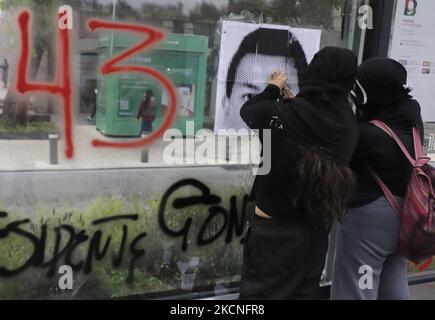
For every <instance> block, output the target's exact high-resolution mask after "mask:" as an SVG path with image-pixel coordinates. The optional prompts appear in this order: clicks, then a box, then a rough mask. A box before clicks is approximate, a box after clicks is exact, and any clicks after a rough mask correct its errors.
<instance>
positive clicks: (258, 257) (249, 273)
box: [240, 214, 328, 300]
mask: <svg viewBox="0 0 435 320" xmlns="http://www.w3.org/2000/svg"><path fill="white" fill-rule="evenodd" d="M327 250H328V231H327V228H326V227H325V226H319V225H317V226H316V225H314V224H313V225H310V224H299V223H292V222H283V221H278V220H276V219H264V218H260V217H258V216H256V215H255V214H253V216H252V218H251V222H250V226H249V227H248V230H247V235H246V242H245V246H244V251H243V267H242V278H241V283H240V299H263V300H266V299H273V300H283V299H318V298H320V286H319V282H320V277H321V275H322V271H323V267H324V264H325V259H326V252H327Z"/></svg>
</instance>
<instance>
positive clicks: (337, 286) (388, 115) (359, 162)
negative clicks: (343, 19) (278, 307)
mask: <svg viewBox="0 0 435 320" xmlns="http://www.w3.org/2000/svg"><path fill="white" fill-rule="evenodd" d="M409 92H410V89H409V85H408V84H407V72H406V70H405V68H404V67H403V66H402V65H401V64H400V63H399V62H397V61H395V60H392V59H388V58H376V59H371V60H368V61H366V62H364V63H363V64H361V65H360V67H359V69H358V76H357V84H356V86H355V90H354V92H353V95H354V101H355V104H356V106H357V118H358V119H359V131H360V134H359V140H358V145H357V148H356V151H355V154H354V156H353V159H352V161H351V168H352V170H353V172H354V174H355V175H356V177H357V190H356V192H355V194H354V196H353V200H352V202H351V207H352V209H351V210H350V212H349V214H348V215H347V216H346V219H345V223H344V224H342V225H339V227H338V231H337V251H336V262H335V268H334V276H333V281H332V290H331V296H332V298H333V299H407V298H408V297H409V290H408V282H407V260H406V259H405V258H404V257H403V256H402V255H401V254H400V252H399V251H398V246H399V231H400V221H399V218H398V217H397V216H396V214H395V212H394V211H393V209H392V208H391V206H390V205H389V203H388V201H387V199H386V198H385V197H384V194H383V193H382V190H381V188H380V187H379V186H378V184H377V183H376V181H375V180H374V179H373V177H372V176H371V175H370V173H369V172H368V169H367V164H368V165H369V166H370V167H371V168H372V169H373V170H374V171H375V172H376V173H377V175H378V176H379V177H380V178H381V179H382V181H383V182H384V183H385V184H386V185H387V187H388V188H389V189H390V190H391V192H392V193H393V195H394V196H396V198H397V199H398V201H399V203H400V202H402V201H403V198H404V196H405V193H406V188H407V185H408V181H409V178H410V174H411V170H412V167H411V164H410V163H409V161H408V160H407V159H406V157H405V155H404V154H403V153H402V151H401V150H400V149H399V147H398V146H397V144H396V143H395V142H394V140H393V139H392V138H390V136H389V135H387V134H386V133H385V132H384V131H382V130H381V129H379V128H377V127H375V126H374V125H372V124H370V123H369V121H371V120H381V121H382V122H384V123H385V124H387V125H388V126H389V127H390V128H391V129H392V130H393V131H394V132H395V133H396V134H397V135H398V136H399V138H400V139H401V140H402V142H403V143H404V145H405V147H406V148H407V150H408V151H409V152H410V154H411V155H412V156H414V147H413V139H412V127H414V126H417V127H418V128H419V130H420V133H421V134H423V123H422V119H421V116H420V106H419V104H418V102H417V101H415V100H413V99H412V98H411V96H410V95H409Z"/></svg>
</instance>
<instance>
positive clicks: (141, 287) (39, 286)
mask: <svg viewBox="0 0 435 320" xmlns="http://www.w3.org/2000/svg"><path fill="white" fill-rule="evenodd" d="M186 189H187V188H186ZM190 192H191V190H190ZM227 192H228V193H227ZM226 193H227V194H231V195H233V194H234V195H237V198H238V201H239V203H238V207H239V208H238V210H239V212H240V210H241V205H242V204H241V203H240V200H241V199H242V196H243V194H244V193H243V191H240V190H236V189H234V190H228V191H226ZM188 194H189V190H183V191H180V192H179V193H177V197H180V196H181V197H182V196H186V195H188ZM223 201H224V203H223V204H222V205H223V206H224V207H225V208H228V207H229V199H228V198H225V197H224V198H223ZM17 205H20V204H17ZM22 205H27V207H29V208H31V209H29V210H32V211H33V218H32V219H31V220H32V223H30V224H28V225H26V226H22V228H23V229H25V230H27V231H29V232H32V233H33V234H35V235H37V236H39V235H40V232H41V225H42V224H46V225H47V228H48V239H47V248H46V249H45V261H49V260H50V258H51V256H50V254H51V253H52V252H53V245H54V241H55V238H54V237H55V235H54V232H53V229H54V228H55V227H57V226H59V225H61V224H67V225H71V226H73V227H74V229H75V230H76V232H78V231H79V230H82V229H83V230H86V234H87V235H89V236H91V237H92V235H93V233H94V232H95V231H97V230H102V231H103V239H102V241H103V242H104V241H105V240H106V239H107V238H108V237H109V236H110V238H111V244H110V246H109V250H108V252H107V254H106V257H105V258H104V259H103V260H101V261H96V260H95V259H94V260H93V270H92V272H91V273H90V274H89V275H84V274H83V272H82V271H80V272H76V273H75V274H74V289H73V290H67V291H61V290H59V289H58V282H57V281H58V278H59V275H57V274H56V275H55V276H54V277H52V278H49V277H47V272H48V269H47V268H40V267H38V268H29V269H26V270H25V271H24V272H22V273H20V274H19V275H16V276H14V277H11V278H1V279H0V299H15V298H19V299H90V298H111V297H120V296H128V295H138V294H144V293H152V292H160V291H168V290H175V289H180V286H181V279H182V277H183V275H182V274H181V273H180V270H179V268H178V266H177V263H178V262H188V261H190V259H192V257H198V258H199V266H198V267H196V268H191V269H189V270H188V273H191V272H196V280H195V285H196V286H204V285H210V286H214V284H215V283H216V282H217V281H224V282H229V281H237V280H238V279H239V274H240V270H239V269H240V264H241V254H242V251H241V249H242V246H241V244H240V238H239V237H234V239H233V241H232V242H231V243H229V244H227V243H225V242H224V237H225V235H226V233H225V232H224V233H223V234H222V235H221V236H220V238H219V239H218V240H216V241H214V242H213V243H211V244H209V245H207V246H203V247H198V246H197V245H196V236H197V234H198V232H199V229H200V227H201V226H202V223H203V221H204V220H205V218H206V217H207V216H208V208H209V207H207V206H194V207H191V208H187V209H185V210H174V211H172V212H171V210H168V211H167V213H166V217H167V218H166V220H167V223H168V225H169V226H170V227H171V228H180V227H181V226H183V225H184V223H185V221H186V220H187V219H188V218H189V217H191V218H193V219H194V223H193V224H192V229H191V230H190V233H189V248H188V250H187V251H186V252H183V251H182V250H181V238H176V239H174V238H169V237H167V236H166V235H164V234H163V233H162V232H161V230H160V228H159V227H158V224H157V210H158V206H159V201H158V200H157V197H153V196H152V195H147V197H146V200H145V203H144V200H143V199H142V198H140V197H139V196H138V195H137V194H130V193H124V192H120V193H117V194H112V195H109V196H107V195H101V196H99V197H97V198H96V199H94V200H93V201H92V202H91V203H89V204H88V205H85V206H84V207H83V208H81V209H80V208H77V207H76V206H74V205H71V206H70V205H68V204H67V203H64V204H63V205H62V208H56V210H53V209H52V208H49V207H45V206H44V204H43V203H39V202H38V200H37V199H26V204H22ZM35 208H37V209H35ZM0 209H3V208H2V207H1V204H0ZM132 213H137V214H138V215H139V219H138V220H137V221H134V222H122V223H121V222H110V223H107V224H105V225H102V226H95V225H92V222H93V221H94V220H96V219H100V218H104V217H109V216H113V215H119V214H132ZM9 214H10V216H9V217H8V218H7V219H2V221H1V225H2V227H3V226H5V225H7V223H8V222H12V221H15V220H17V219H23V216H28V215H29V214H30V212H29V213H26V212H25V211H23V210H21V209H20V214H18V213H17V212H10V213H9ZM221 220H222V219H217V220H216V221H213V222H212V223H211V224H210V225H209V227H208V228H207V229H206V232H205V234H206V236H211V235H213V234H215V233H216V232H217V231H218V230H219V229H220V227H221V226H222V221H221ZM122 224H126V225H128V236H127V238H128V240H127V245H126V250H125V251H124V259H123V263H122V264H121V266H119V267H117V268H114V267H113V265H112V252H119V247H120V243H121V239H122ZM143 232H146V233H147V236H146V237H145V238H144V239H142V240H141V242H140V243H139V246H138V247H140V248H143V249H144V250H145V255H144V256H143V257H142V258H141V259H139V260H138V261H137V262H136V263H135V266H136V267H135V270H134V280H133V281H132V282H128V281H127V278H128V274H129V265H130V261H131V256H130V252H129V249H128V245H129V244H130V243H131V241H132V239H133V238H134V237H136V236H137V235H138V234H141V233H143ZM65 238H66V237H65ZM0 244H1V245H0V266H2V267H6V268H9V269H15V268H17V267H19V266H21V265H22V264H23V263H25V261H27V259H29V257H30V256H31V254H32V253H33V246H32V245H31V243H30V242H29V241H26V240H25V239H23V238H22V237H18V236H13V235H10V236H8V237H7V238H6V239H1V240H0ZM64 245H66V240H64V242H62V244H61V247H62V246H64ZM88 246H89V241H88V242H86V243H85V244H83V245H80V246H78V247H77V250H76V251H75V253H74V256H73V261H76V262H77V261H80V260H82V259H84V258H85V256H86V254H87V251H88ZM61 264H63V260H61V261H59V262H58V266H59V265H61Z"/></svg>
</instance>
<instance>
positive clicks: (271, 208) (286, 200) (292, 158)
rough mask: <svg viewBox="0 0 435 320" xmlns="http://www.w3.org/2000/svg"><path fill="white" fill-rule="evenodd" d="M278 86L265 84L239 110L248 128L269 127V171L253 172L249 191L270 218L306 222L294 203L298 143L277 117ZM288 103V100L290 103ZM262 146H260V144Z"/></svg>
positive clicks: (302, 213)
mask: <svg viewBox="0 0 435 320" xmlns="http://www.w3.org/2000/svg"><path fill="white" fill-rule="evenodd" d="M279 96H280V89H279V88H278V87H277V86H274V85H268V86H267V87H266V89H265V90H264V91H263V92H262V93H260V94H258V95H256V96H254V97H253V98H251V99H250V100H249V101H248V102H246V103H245V104H244V105H243V106H242V108H241V110H240V115H241V117H242V119H243V120H244V121H245V122H246V124H247V125H248V126H249V127H250V128H251V129H260V140H261V142H262V143H263V139H262V131H261V129H270V130H271V170H270V172H269V174H267V175H257V176H256V178H255V182H254V187H253V193H254V196H255V204H256V206H257V207H258V208H259V209H261V210H262V211H263V212H265V213H267V214H268V215H270V216H271V217H273V218H276V219H282V220H287V221H295V222H308V221H309V219H310V218H309V216H308V215H307V214H304V212H303V210H301V209H300V208H297V207H296V206H295V205H294V201H293V200H294V195H295V192H296V191H297V190H295V179H294V175H293V169H294V168H295V164H296V163H297V160H298V158H299V154H300V146H299V144H298V142H297V141H296V140H295V139H294V138H293V137H292V136H291V134H289V131H288V128H286V126H285V124H284V123H283V122H282V121H281V120H280V116H279V112H278V109H277V99H278V98H279ZM290 103H291V102H290ZM263 148H264V146H263Z"/></svg>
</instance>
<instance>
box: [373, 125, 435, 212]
mask: <svg viewBox="0 0 435 320" xmlns="http://www.w3.org/2000/svg"><path fill="white" fill-rule="evenodd" d="M370 123H371V124H373V125H375V126H376V127H378V128H379V129H381V130H383V131H384V132H386V133H387V134H388V135H389V136H390V137H391V138H392V139H393V140H394V141H395V142H396V143H397V145H398V146H399V147H400V150H402V152H403V154H404V155H405V156H406V157H407V158H408V160H409V162H411V164H412V166H413V167H415V166H416V165H417V162H418V163H420V162H421V163H422V164H423V163H426V162H427V161H429V158H427V157H424V154H423V148H422V145H421V140H420V132H419V131H418V129H417V128H416V127H413V128H412V136H413V142H414V150H415V157H416V159H414V158H413V157H412V156H411V155H410V154H409V152H408V150H407V149H406V147H405V146H404V144H403V142H402V141H401V140H400V138H399V137H398V136H397V134H396V133H395V132H394V131H393V130H392V129H391V128H390V127H389V126H387V125H386V124H385V123H384V122H382V121H379V120H373V121H370ZM420 159H421V160H422V161H421V160H420ZM366 166H367V169H368V171H369V173H370V174H371V176H372V177H373V179H375V181H376V182H377V184H378V185H379V187H380V188H381V189H382V192H383V193H384V195H385V198H387V200H388V202H389V203H390V205H391V208H393V210H394V212H395V213H396V214H397V215H398V216H399V217H400V215H401V212H402V209H401V207H400V205H399V203H398V202H397V200H396V198H395V197H394V195H393V194H392V193H391V191H390V189H388V187H387V186H386V185H385V183H384V182H383V181H382V179H381V178H380V177H379V176H378V175H377V174H376V172H375V171H374V170H373V169H372V168H371V167H370V166H369V165H368V164H367V165H366Z"/></svg>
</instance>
